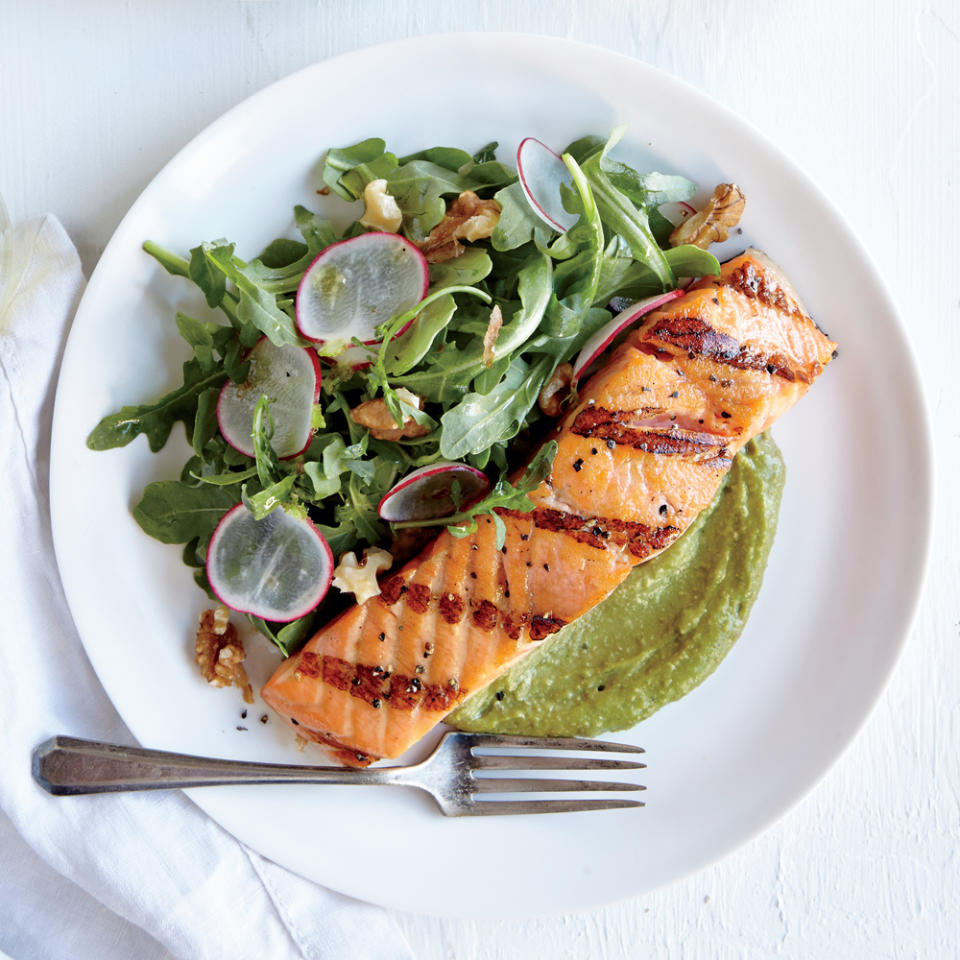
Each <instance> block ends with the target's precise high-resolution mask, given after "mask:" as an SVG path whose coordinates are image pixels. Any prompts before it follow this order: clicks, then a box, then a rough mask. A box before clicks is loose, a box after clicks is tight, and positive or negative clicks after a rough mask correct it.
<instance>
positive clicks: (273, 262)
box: [256, 237, 310, 270]
mask: <svg viewBox="0 0 960 960" xmlns="http://www.w3.org/2000/svg"><path fill="white" fill-rule="evenodd" d="M309 252H310V251H309V248H308V247H307V245H306V244H305V243H301V242H300V241H299V240H291V239H289V238H288V237H278V238H277V239H276V240H274V241H272V242H271V243H269V244H267V246H266V247H265V248H264V249H263V252H262V253H261V254H260V255H259V256H258V257H257V258H256V259H257V260H258V261H259V262H260V263H262V264H263V265H264V266H265V267H269V268H270V269H272V270H282V269H284V268H285V267H289V266H291V265H292V264H294V263H296V262H297V261H298V260H300V259H302V258H303V257H305V256H306V255H307V254H308V253H309Z"/></svg>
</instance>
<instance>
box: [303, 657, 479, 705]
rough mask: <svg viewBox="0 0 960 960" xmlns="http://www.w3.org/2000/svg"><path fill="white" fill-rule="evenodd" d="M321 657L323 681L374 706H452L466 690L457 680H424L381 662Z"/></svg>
mask: <svg viewBox="0 0 960 960" xmlns="http://www.w3.org/2000/svg"><path fill="white" fill-rule="evenodd" d="M317 659H318V660H320V667H321V675H322V679H323V682H324V683H326V684H328V685H329V686H331V687H333V688H334V689H336V690H341V691H343V692H344V693H349V694H350V696H351V697H355V698H356V699H358V700H363V701H364V702H365V703H368V704H369V705H370V706H371V707H373V708H374V709H375V710H379V709H381V707H383V706H384V705H385V704H389V706H390V707H391V708H392V709H394V710H403V711H408V710H413V709H415V708H416V707H423V708H424V709H425V710H430V711H438V710H444V711H446V710H449V709H451V708H452V707H453V705H454V704H455V703H456V702H457V700H458V699H459V698H460V697H463V696H464V695H465V691H464V690H462V689H460V687H459V685H458V684H456V683H455V682H453V683H452V682H451V681H448V682H447V683H445V684H439V683H425V682H424V681H423V680H421V679H420V677H417V676H408V675H406V674H403V673H391V672H389V671H385V670H384V669H383V667H381V666H379V665H373V666H371V665H369V664H365V663H351V662H350V661H349V660H344V659H342V658H341V657H332V656H324V657H323V658H322V659H321V658H317Z"/></svg>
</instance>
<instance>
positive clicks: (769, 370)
mask: <svg viewBox="0 0 960 960" xmlns="http://www.w3.org/2000/svg"><path fill="white" fill-rule="evenodd" d="M776 369H777V368H776V367H775V366H774V365H773V364H772V363H768V364H767V373H773V371H774V370H776Z"/></svg>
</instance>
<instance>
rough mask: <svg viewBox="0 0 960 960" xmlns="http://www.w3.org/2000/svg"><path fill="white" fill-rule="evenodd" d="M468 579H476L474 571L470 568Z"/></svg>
mask: <svg viewBox="0 0 960 960" xmlns="http://www.w3.org/2000/svg"><path fill="white" fill-rule="evenodd" d="M470 579H471V580H476V579H477V574H476V571H474V570H471V571H470Z"/></svg>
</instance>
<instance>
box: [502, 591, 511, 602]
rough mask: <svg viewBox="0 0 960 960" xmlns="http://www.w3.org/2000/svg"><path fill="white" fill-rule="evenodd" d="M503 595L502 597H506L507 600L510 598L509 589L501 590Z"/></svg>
mask: <svg viewBox="0 0 960 960" xmlns="http://www.w3.org/2000/svg"><path fill="white" fill-rule="evenodd" d="M503 595H504V597H506V598H507V600H509V599H510V591H509V590H504V591H503Z"/></svg>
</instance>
